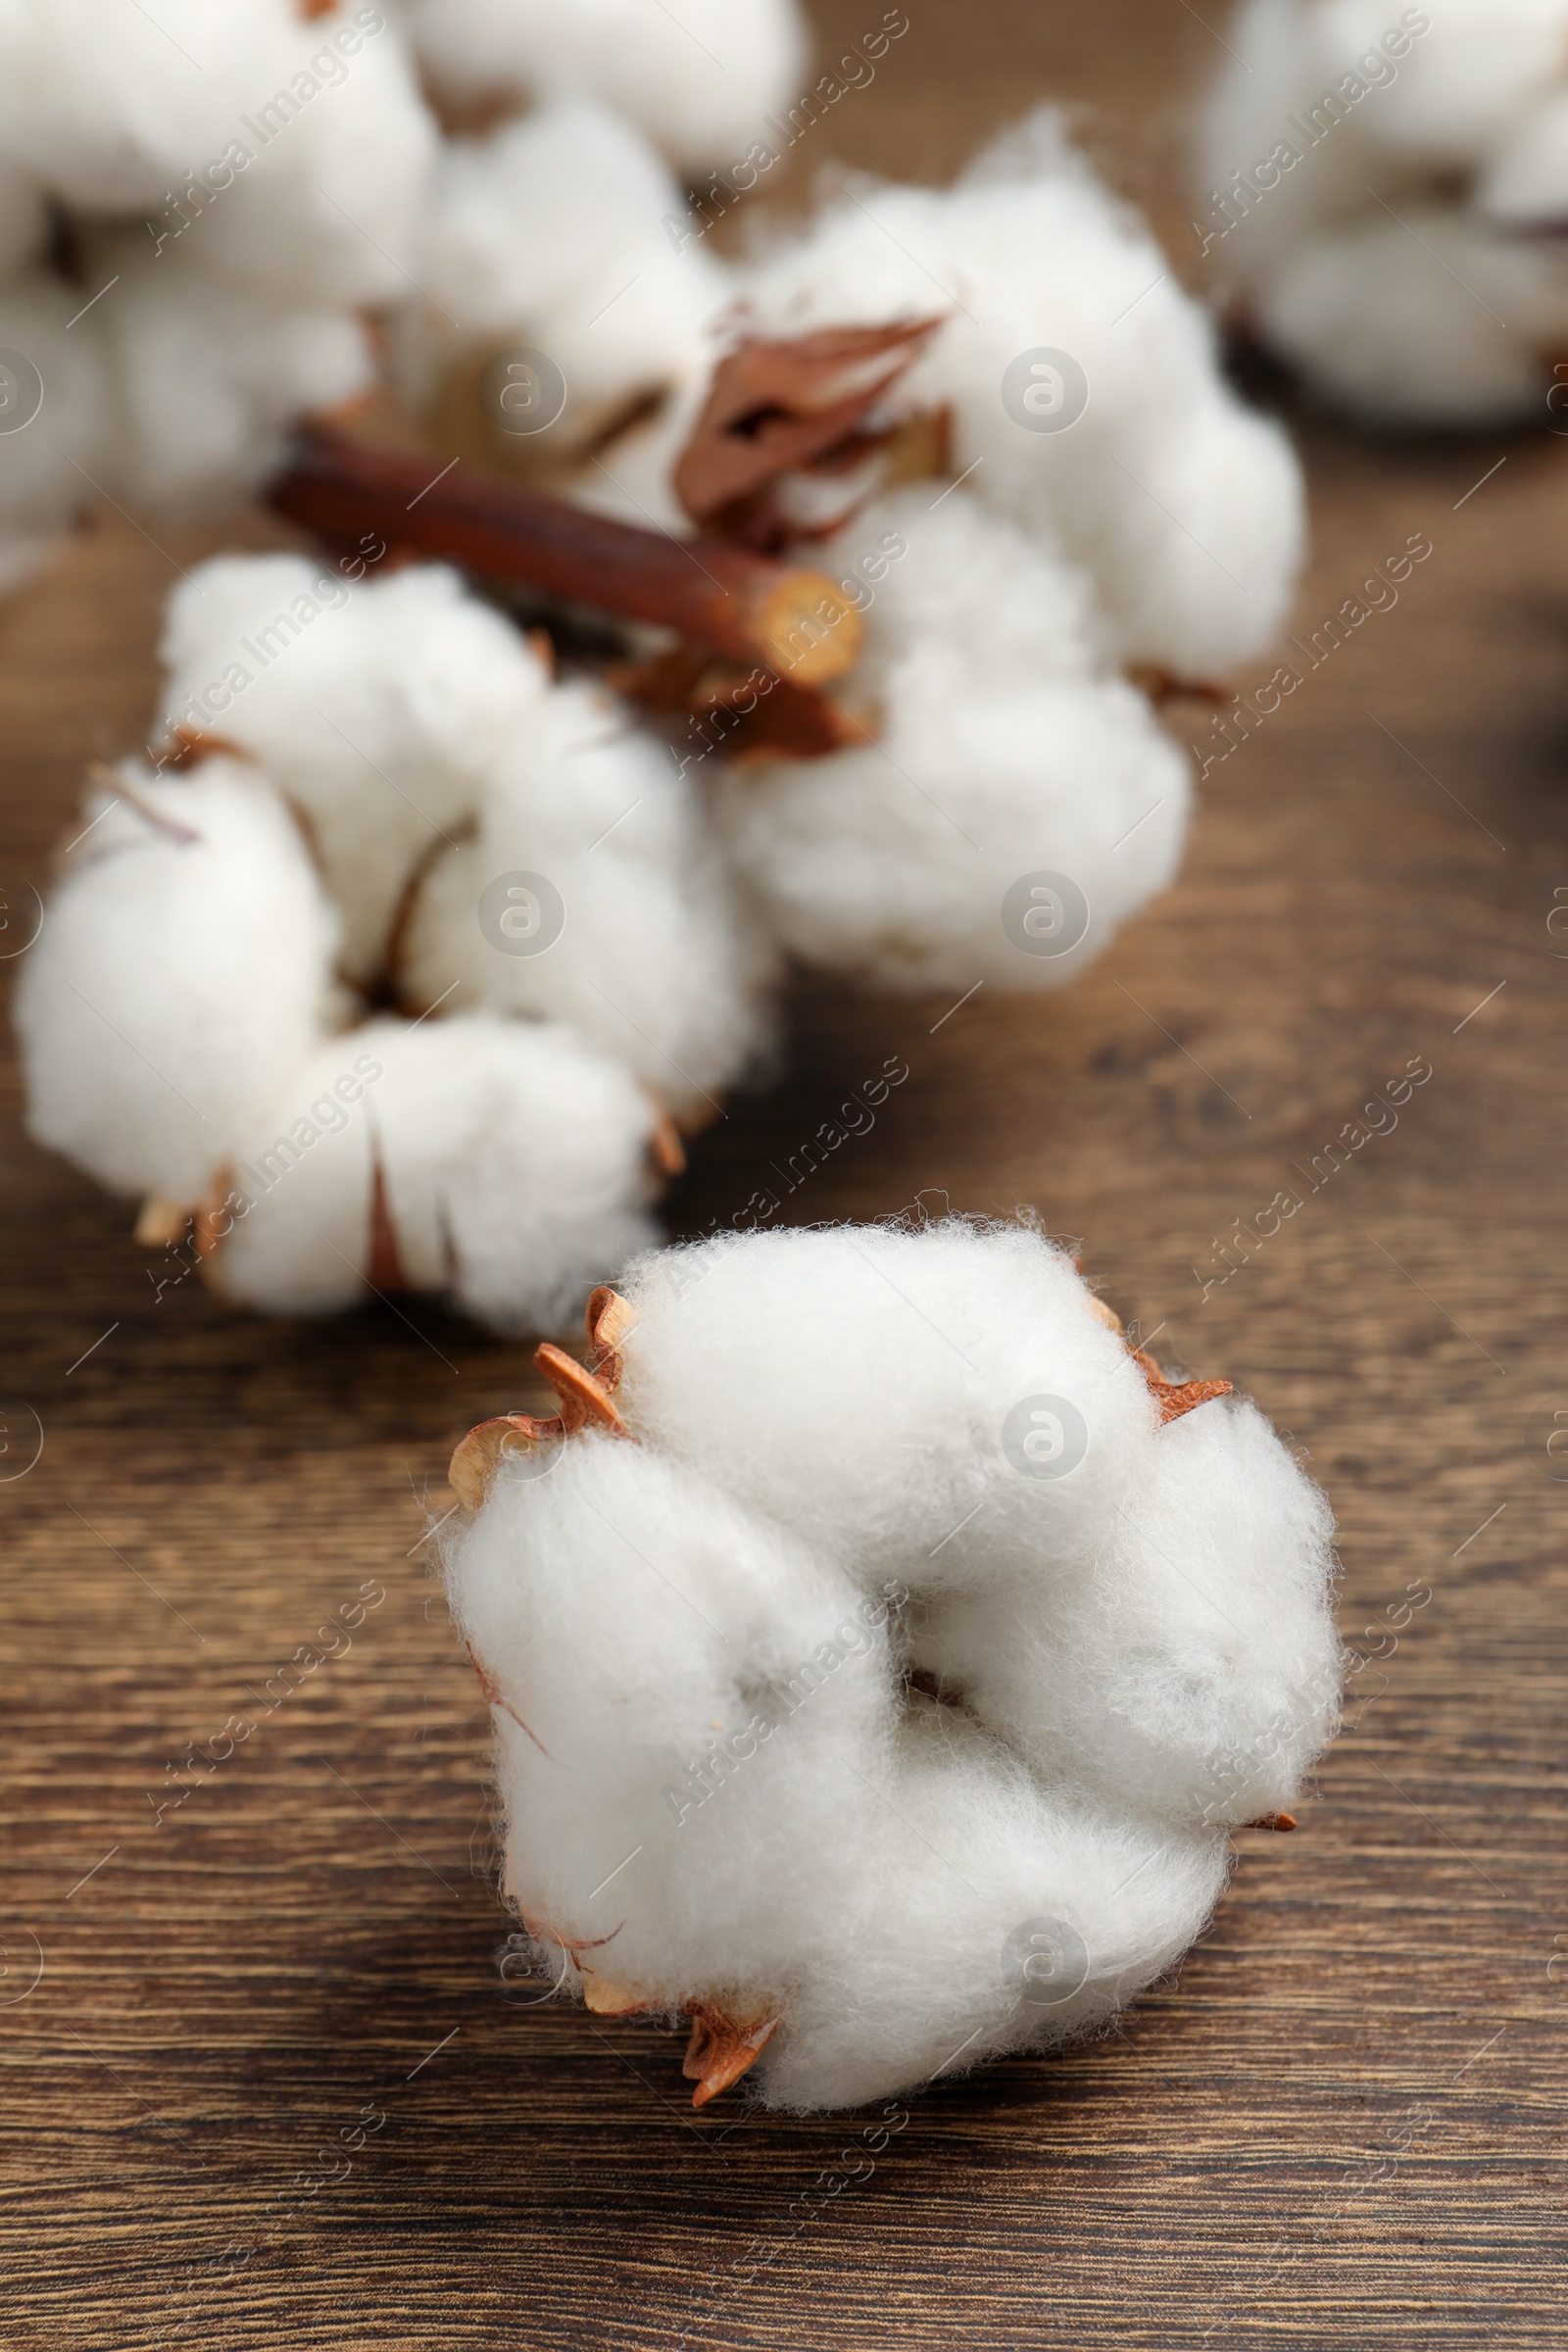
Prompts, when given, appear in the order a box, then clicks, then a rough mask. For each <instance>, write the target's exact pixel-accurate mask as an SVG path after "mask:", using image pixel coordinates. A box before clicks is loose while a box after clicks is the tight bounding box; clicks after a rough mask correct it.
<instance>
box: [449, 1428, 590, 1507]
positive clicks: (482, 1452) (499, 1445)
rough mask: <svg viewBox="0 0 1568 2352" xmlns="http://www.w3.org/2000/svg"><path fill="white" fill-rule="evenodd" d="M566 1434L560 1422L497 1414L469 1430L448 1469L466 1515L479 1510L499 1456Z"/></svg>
mask: <svg viewBox="0 0 1568 2352" xmlns="http://www.w3.org/2000/svg"><path fill="white" fill-rule="evenodd" d="M564 1435H565V1432H564V1428H563V1426H562V1424H561V1422H560V1420H559V1419H556V1420H550V1421H541V1420H540V1419H538V1418H537V1416H536V1415H535V1414H533V1413H498V1414H497V1415H496V1417H495V1418H494V1419H493V1420H490V1421H480V1422H478V1423H476V1425H475V1426H474V1427H473V1428H472V1429H470V1430H469V1432H468V1434H467V1436H466V1438H465V1439H464V1440H463V1441H462V1443H461V1445H460V1446H458V1448H457V1450H456V1452H455V1453H454V1454H453V1456H452V1459H451V1462H450V1463H449V1464H448V1466H447V1484H448V1485H449V1486H450V1487H451V1489H452V1492H453V1494H454V1495H456V1496H457V1498H458V1500H459V1501H460V1502H461V1503H462V1505H463V1507H464V1509H465V1510H466V1511H477V1510H482V1509H483V1507H484V1501H485V1497H486V1495H488V1494H489V1492H490V1489H491V1487H492V1485H493V1484H494V1482H495V1477H496V1473H497V1471H498V1470H499V1469H500V1467H501V1461H502V1456H503V1455H504V1454H506V1453H508V1452H509V1451H514V1450H515V1449H517V1448H518V1447H519V1446H547V1445H550V1444H552V1443H553V1442H554V1441H555V1440H556V1439H558V1438H561V1437H564Z"/></svg>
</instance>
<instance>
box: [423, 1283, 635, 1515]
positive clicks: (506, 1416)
mask: <svg viewBox="0 0 1568 2352" xmlns="http://www.w3.org/2000/svg"><path fill="white" fill-rule="evenodd" d="M584 1320H585V1322H586V1324H587V1330H588V1342H589V1345H590V1347H591V1348H593V1350H594V1369H593V1370H592V1371H591V1372H590V1371H588V1370H587V1369H586V1368H585V1367H584V1366H583V1365H582V1364H579V1363H578V1362H577V1361H576V1359H575V1357H573V1356H569V1355H567V1354H566V1353H565V1352H564V1349H563V1348H557V1347H554V1346H553V1345H552V1344H551V1342H550V1341H548V1340H547V1341H546V1342H545V1343H544V1345H543V1346H542V1347H541V1348H538V1349H537V1350H536V1351H535V1354H534V1359H533V1360H534V1362H535V1364H536V1365H537V1366H538V1368H539V1370H540V1371H541V1372H542V1373H543V1374H544V1376H545V1378H546V1380H548V1381H549V1383H550V1385H551V1387H552V1388H553V1389H554V1390H555V1392H556V1395H557V1396H558V1397H560V1398H561V1411H560V1412H559V1413H557V1414H555V1415H553V1416H552V1418H551V1419H550V1420H548V1421H546V1420H541V1419H540V1418H539V1416H538V1415H537V1414H536V1413H498V1414H497V1415H496V1417H495V1418H494V1419H493V1420H490V1421H481V1422H479V1423H478V1424H477V1425H476V1426H475V1427H474V1428H473V1429H470V1430H469V1432H468V1434H467V1436H466V1438H465V1439H464V1440H463V1442H462V1444H461V1445H460V1446H458V1448H457V1450H456V1452H455V1453H454V1454H453V1456H452V1460H451V1463H450V1464H449V1466H448V1469H447V1481H448V1484H449V1485H450V1486H451V1488H452V1492H453V1493H454V1494H455V1495H457V1497H458V1500H459V1501H460V1502H461V1503H462V1504H463V1506H464V1508H465V1509H466V1510H469V1511H477V1510H480V1509H481V1508H482V1507H483V1504H484V1500H485V1497H486V1495H488V1494H489V1492H490V1488H491V1485H492V1484H493V1482H494V1480H495V1476H496V1473H497V1471H498V1470H499V1469H500V1467H501V1459H502V1456H503V1454H505V1453H506V1452H507V1450H508V1449H509V1447H515V1446H552V1445H556V1444H559V1442H560V1441H561V1440H562V1439H563V1438H568V1437H570V1436H571V1435H572V1433H573V1432H574V1431H576V1430H579V1429H586V1428H587V1427H588V1426H589V1425H590V1424H593V1425H596V1426H597V1427H599V1428H601V1429H613V1430H614V1431H615V1432H616V1434H617V1435H618V1436H620V1437H623V1438H629V1437H630V1435H631V1432H630V1430H629V1429H628V1428H627V1427H626V1424H625V1422H624V1421H623V1420H622V1419H621V1417H620V1414H619V1413H618V1412H617V1411H616V1409H615V1405H614V1401H613V1397H614V1391H615V1390H616V1389H617V1388H618V1387H619V1385H620V1374H621V1359H620V1348H621V1344H622V1342H623V1341H624V1340H625V1338H626V1335H627V1334H628V1332H630V1331H631V1330H632V1329H633V1327H634V1325H635V1323H636V1320H637V1318H636V1316H635V1315H634V1313H633V1312H632V1309H631V1307H630V1306H629V1305H628V1304H627V1302H626V1300H625V1299H622V1297H621V1296H620V1293H619V1292H618V1291H613V1290H612V1289H611V1287H610V1285H609V1284H608V1283H601V1285H600V1287H599V1289H598V1290H597V1291H595V1292H594V1294H593V1296H592V1298H591V1299H589V1301H588V1311H587V1314H586V1316H585V1318H584Z"/></svg>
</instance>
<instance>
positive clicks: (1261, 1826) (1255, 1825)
mask: <svg viewBox="0 0 1568 2352" xmlns="http://www.w3.org/2000/svg"><path fill="white" fill-rule="evenodd" d="M1238 1826H1239V1827H1240V1828H1242V1829H1244V1830H1280V1831H1286V1830H1294V1829H1296V1828H1297V1827H1298V1826H1299V1825H1298V1823H1297V1819H1296V1815H1295V1814H1294V1813H1260V1814H1259V1815H1258V1817H1257V1819H1256V1820H1255V1821H1244V1822H1242V1823H1240V1824H1239V1825H1238Z"/></svg>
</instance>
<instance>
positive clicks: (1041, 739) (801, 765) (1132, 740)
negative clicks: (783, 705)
mask: <svg viewBox="0 0 1568 2352" xmlns="http://www.w3.org/2000/svg"><path fill="white" fill-rule="evenodd" d="M900 548H902V549H904V550H905V551H906V552H904V553H903V554H902V555H901V554H899V553H898V550H899V549H900ZM822 561H823V562H824V564H826V566H827V567H828V568H829V569H830V570H831V571H832V572H833V573H834V575H835V576H838V575H839V573H841V572H842V573H843V575H844V577H845V579H846V580H847V581H850V582H851V583H852V584H853V582H854V581H855V580H856V579H857V578H858V579H859V580H860V582H861V586H860V591H859V593H860V596H861V598H863V597H864V596H865V594H866V592H867V588H869V592H870V595H871V599H872V601H871V602H870V604H869V608H868V610H867V612H866V615H865V627H866V641H867V650H866V654H865V656H864V659H863V660H862V662H861V663H860V665H859V666H858V668H857V670H856V671H855V672H854V673H852V676H851V678H850V679H849V681H848V682H847V684H848V689H849V692H848V696H847V699H848V700H850V701H852V702H854V701H856V700H858V699H859V698H861V697H864V698H867V699H869V700H870V701H871V702H872V703H873V704H874V705H875V709H876V712H877V713H878V714H879V716H880V722H881V723H880V726H879V728H878V732H877V740H876V742H875V743H874V744H873V745H870V746H868V747H866V748H865V749H863V750H862V749H854V750H847V751H843V752H837V753H834V754H832V755H830V756H829V757H828V758H826V759H819V760H787V761H786V760H767V761H765V762H759V763H757V764H748V765H747V766H745V767H742V768H740V769H738V770H736V771H734V772H733V773H731V774H730V775H729V776H728V777H726V779H725V780H724V782H723V783H722V784H721V786H720V788H719V790H718V793H717V796H716V799H715V811H716V815H717V820H718V823H719V827H720V831H721V834H722V838H723V840H724V843H725V846H726V849H727V850H728V852H729V854H730V856H731V858H733V860H734V862H735V865H736V867H737V870H738V871H739V872H740V873H741V875H742V876H743V877H744V879H745V881H746V883H747V885H748V887H749V888H750V889H751V890H752V892H753V893H754V894H755V895H756V896H757V898H758V899H759V900H760V903H761V905H762V906H763V907H764V908H765V910H766V913H767V916H768V920H769V922H770V924H771V925H772V927H773V929H774V931H775V932H776V934H777V936H778V938H779V939H780V940H781V942H782V943H783V944H784V945H785V946H786V947H787V948H788V949H790V950H791V952H792V953H793V954H795V955H797V956H801V957H802V958H803V959H804V960H806V961H808V962H810V963H815V964H820V965H824V966H826V967H827V968H829V969H832V970H837V971H843V972H847V973H850V974H853V975H855V976H857V977H858V978H861V979H864V980H868V981H871V982H874V983H875V984H877V985H879V986H882V987H892V988H903V989H929V988H939V987H954V988H958V989H967V988H972V987H974V985H975V984H976V983H977V982H978V981H981V980H985V981H989V982H991V983H993V984H995V985H1000V986H1003V987H1005V988H1054V987H1059V986H1061V985H1062V984H1064V983H1065V982H1067V981H1069V980H1072V979H1075V978H1076V977H1077V976H1078V974H1079V973H1080V972H1081V971H1082V970H1083V969H1084V967H1085V965H1086V964H1087V963H1088V962H1089V961H1090V960H1092V958H1093V957H1094V956H1096V955H1098V954H1099V953H1100V952H1101V950H1102V949H1103V948H1104V947H1105V946H1106V944H1107V943H1108V941H1109V940H1110V938H1111V936H1112V934H1113V933H1114V931H1115V929H1116V927H1117V926H1118V924H1119V923H1121V922H1122V921H1123V920H1124V919H1125V918H1126V917H1127V916H1128V915H1129V914H1130V913H1132V912H1133V911H1134V909H1135V908H1136V907H1139V906H1141V905H1142V904H1143V903H1144V902H1145V901H1146V900H1147V899H1148V898H1149V897H1150V896H1151V895H1152V893H1154V892H1155V891H1158V890H1161V889H1163V888H1164V887H1165V886H1166V885H1167V884H1168V883H1169V882H1170V881H1171V880H1172V879H1173V878H1174V875H1175V872H1176V867H1177V862H1178V859H1179V858H1180V854H1181V845H1182V839H1183V835H1184V832H1185V827H1186V818H1187V809H1188V804H1189V798H1190V783H1189V778H1188V771H1187V763H1186V760H1185V759H1184V758H1183V756H1182V754H1181V753H1180V752H1178V751H1177V749H1176V748H1175V746H1174V745H1173V744H1172V743H1171V742H1170V741H1169V740H1168V738H1167V737H1166V736H1165V735H1163V734H1162V733H1161V731H1160V729H1159V727H1158V726H1157V725H1156V723H1155V721H1154V718H1153V715H1152V711H1151V710H1150V708H1149V705H1148V704H1147V702H1146V701H1145V700H1144V698H1143V696H1142V695H1140V694H1139V693H1137V692H1136V691H1135V690H1134V689H1133V688H1132V687H1131V686H1129V685H1127V684H1126V683H1125V681H1123V680H1122V679H1120V678H1117V677H1115V676H1113V675H1112V674H1110V672H1109V669H1108V666H1107V663H1106V661H1105V658H1104V656H1103V654H1102V653H1101V652H1100V650H1099V648H1098V647H1097V643H1096V638H1097V634H1098V631H1097V624H1096V620H1095V616H1094V613H1093V609H1092V605H1091V602H1090V598H1089V596H1088V593H1087V584H1086V583H1085V581H1084V580H1083V577H1082V575H1081V574H1080V573H1078V572H1076V571H1075V570H1074V569H1073V567H1072V566H1071V565H1069V564H1065V563H1064V562H1063V561H1062V559H1061V557H1060V556H1059V554H1056V553H1055V552H1054V551H1053V550H1052V549H1051V548H1050V546H1049V544H1047V543H1043V542H1042V541H1041V540H1040V539H1039V538H1030V537H1025V536H1024V534H1023V533H1022V532H1021V531H1020V530H1018V529H1017V528H1016V527H1014V526H1013V525H1011V524H1009V523H1006V522H1005V521H1003V520H1001V519H1000V518H998V517H997V516H995V515H992V514H991V513H990V512H989V511H988V510H987V509H986V508H984V507H982V506H981V505H980V503H979V502H978V500H975V499H971V498H970V497H969V496H968V495H967V494H966V492H965V491H963V490H958V491H955V492H952V493H950V494H949V496H948V497H946V498H945V499H943V500H942V501H941V503H940V504H939V505H936V506H935V507H933V504H932V500H931V498H930V496H929V493H928V491H926V490H920V491H905V492H900V493H898V494H895V495H894V496H892V497H890V498H886V499H883V500H881V501H879V502H878V503H877V504H875V505H874V506H872V507H869V508H867V509H866V511H865V512H864V513H863V514H861V515H859V516H858V519H857V520H856V521H855V522H854V523H852V524H851V525H850V526H849V527H848V528H847V529H846V530H845V531H843V532H842V533H841V534H840V536H839V538H838V539H837V541H836V542H834V543H832V545H831V546H829V547H828V548H827V549H826V550H824V551H822ZM868 567H869V568H870V569H871V570H872V571H876V570H878V569H880V571H881V576H880V578H879V579H877V580H875V582H874V583H872V582H868V581H867V580H866V578H865V574H866V570H867V568H868ZM1063 877H1065V879H1066V881H1067V883H1068V884H1069V885H1070V886H1071V889H1070V890H1069V891H1068V892H1067V893H1066V894H1065V895H1063V894H1062V893H1061V890H1060V882H1061V879H1062V878H1063ZM1031 878H1032V879H1031ZM1035 884H1038V885H1039V887H1040V888H1041V889H1043V890H1046V891H1048V892H1049V891H1055V892H1056V894H1057V895H1056V897H1055V898H1054V899H1049V898H1048V899H1038V900H1037V899H1034V898H1032V897H1031V895H1030V893H1031V889H1032V888H1033V887H1034V886H1035ZM1074 891H1075V892H1076V893H1077V894H1079V896H1078V897H1076V898H1075V897H1073V896H1072V893H1073V892H1074ZM1042 909H1044V912H1042Z"/></svg>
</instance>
